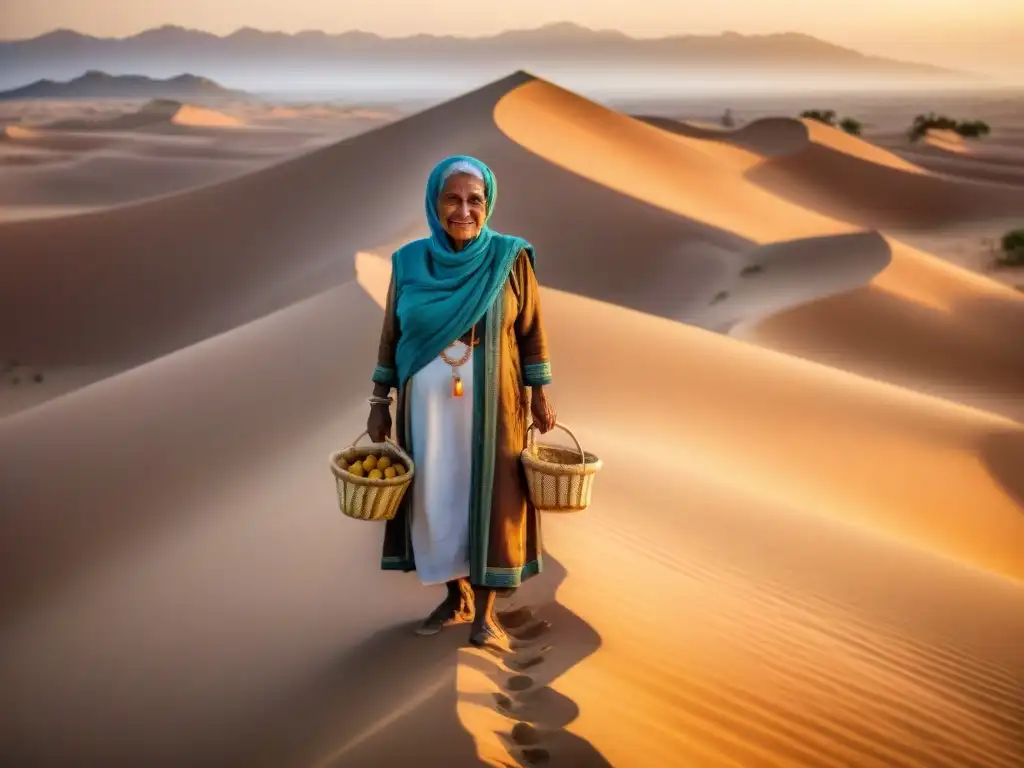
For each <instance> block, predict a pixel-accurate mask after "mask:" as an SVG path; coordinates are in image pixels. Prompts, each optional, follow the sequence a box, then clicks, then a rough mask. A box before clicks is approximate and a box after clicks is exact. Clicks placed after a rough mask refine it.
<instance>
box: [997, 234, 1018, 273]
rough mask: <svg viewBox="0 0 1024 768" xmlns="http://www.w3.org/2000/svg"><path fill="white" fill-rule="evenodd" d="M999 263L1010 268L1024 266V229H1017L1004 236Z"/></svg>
mask: <svg viewBox="0 0 1024 768" xmlns="http://www.w3.org/2000/svg"><path fill="white" fill-rule="evenodd" d="M1000 246H1001V248H1002V253H1001V254H1000V256H999V263H1000V264H1002V265H1004V266H1008V267H1020V266H1024V229H1015V230H1013V231H1011V232H1007V233H1006V234H1005V235H1003V239H1002V241H1001V243H1000Z"/></svg>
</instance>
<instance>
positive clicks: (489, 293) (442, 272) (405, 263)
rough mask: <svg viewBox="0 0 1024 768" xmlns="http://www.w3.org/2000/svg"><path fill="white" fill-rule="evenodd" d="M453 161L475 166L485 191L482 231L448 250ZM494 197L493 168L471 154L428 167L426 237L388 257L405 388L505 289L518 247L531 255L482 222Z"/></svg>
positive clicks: (525, 244) (519, 241) (520, 242)
mask: <svg viewBox="0 0 1024 768" xmlns="http://www.w3.org/2000/svg"><path fill="white" fill-rule="evenodd" d="M456 163H470V164H471V165H473V166H474V167H475V168H477V169H478V170H479V171H480V173H481V175H482V176H483V179H484V187H485V190H486V193H487V214H486V219H485V220H484V225H483V227H482V229H481V230H480V234H479V235H478V236H477V237H476V238H475V239H474V240H473V241H472V242H470V243H468V244H467V245H466V246H465V247H464V248H463V249H462V250H461V251H456V250H454V249H453V248H452V244H451V240H450V239H449V237H448V234H447V233H446V232H445V231H444V227H442V225H441V220H440V219H439V218H438V216H437V203H438V200H439V199H440V196H441V190H442V188H443V187H444V182H445V172H446V171H447V170H448V169H449V168H450V167H451V166H452V165H454V164H456ZM497 199H498V184H497V182H496V181H495V179H494V174H493V173H491V169H490V168H488V167H487V166H486V165H484V164H483V163H482V162H480V161H479V160H477V159H476V158H473V157H467V156H465V155H457V156H455V157H449V158H446V159H445V160H442V161H441V162H440V163H438V164H437V166H435V167H434V170H433V171H431V173H430V178H429V179H427V193H426V199H425V208H426V214H427V222H428V223H429V224H430V237H429V238H424V239H422V240H415V241H413V242H411V243H408V244H407V245H404V246H402V247H401V248H399V249H398V251H396V252H395V254H394V256H393V257H392V267H393V271H392V274H393V275H394V279H395V289H396V296H397V300H398V303H397V314H398V323H399V328H400V329H401V335H400V337H399V341H398V349H397V350H396V352H395V365H396V367H397V369H398V370H397V373H398V382H399V385H401V386H404V385H405V382H406V381H408V379H409V378H410V377H411V376H413V375H414V374H415V373H417V372H418V371H419V370H420V369H422V368H423V367H424V366H426V365H427V364H428V363H430V362H431V361H432V360H433V359H434V358H435V357H437V356H438V355H440V354H441V352H443V351H444V349H445V348H447V347H448V346H449V345H450V344H451V343H452V342H454V341H455V340H456V339H458V338H460V337H461V336H462V335H463V334H465V333H466V332H467V331H469V329H470V328H472V327H473V326H475V325H476V324H477V323H478V322H479V321H480V319H481V318H482V317H483V316H484V313H486V312H487V309H488V307H490V306H491V304H492V303H493V302H494V300H495V298H497V296H498V295H499V293H500V291H502V290H504V288H505V283H506V281H507V280H508V276H509V272H510V271H511V270H512V265H513V264H514V263H515V260H516V256H518V255H519V252H520V251H521V250H523V249H526V251H527V253H528V254H529V255H530V259H531V260H532V259H533V246H531V245H530V244H529V243H528V242H526V241H525V240H523V239H522V238H519V237H512V236H511V235H503V234H501V233H500V232H495V231H494V230H493V229H491V228H490V227H488V226H487V222H488V221H490V218H491V215H492V214H493V213H494V204H495V202H496V201H497Z"/></svg>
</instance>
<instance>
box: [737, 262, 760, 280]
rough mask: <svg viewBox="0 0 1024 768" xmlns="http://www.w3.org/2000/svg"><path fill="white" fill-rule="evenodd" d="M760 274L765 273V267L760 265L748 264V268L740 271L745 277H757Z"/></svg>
mask: <svg viewBox="0 0 1024 768" xmlns="http://www.w3.org/2000/svg"><path fill="white" fill-rule="evenodd" d="M759 272H764V267H762V266H761V265H760V264H747V266H745V267H744V268H743V269H741V270H740V274H741V275H743V276H744V277H746V276H748V275H756V274H758V273H759Z"/></svg>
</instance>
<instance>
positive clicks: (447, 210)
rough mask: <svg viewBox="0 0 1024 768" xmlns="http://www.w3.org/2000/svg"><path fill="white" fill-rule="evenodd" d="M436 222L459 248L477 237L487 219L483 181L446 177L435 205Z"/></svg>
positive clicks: (475, 178)
mask: <svg viewBox="0 0 1024 768" xmlns="http://www.w3.org/2000/svg"><path fill="white" fill-rule="evenodd" d="M437 218H439V219H440V220H441V226H442V227H444V231H445V232H447V233H448V235H449V236H450V237H451V239H452V240H454V241H455V242H456V243H458V244H462V243H465V242H466V241H467V240H472V239H473V238H474V237H476V236H477V235H479V234H480V230H481V229H483V226H484V219H486V218H487V190H486V189H484V182H483V180H482V179H478V178H477V177H476V176H472V175H470V174H468V173H456V174H454V175H452V176H449V177H448V180H447V181H446V182H445V183H444V188H443V189H442V190H441V199H440V200H439V201H438V203H437Z"/></svg>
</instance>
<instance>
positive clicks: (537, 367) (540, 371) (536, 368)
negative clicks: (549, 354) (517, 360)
mask: <svg viewBox="0 0 1024 768" xmlns="http://www.w3.org/2000/svg"><path fill="white" fill-rule="evenodd" d="M523 382H524V383H525V384H526V386H528V387H546V386H547V385H548V384H550V383H551V363H549V362H548V361H546V360H545V361H544V362H543V363H530V364H529V365H524V366H523Z"/></svg>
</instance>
